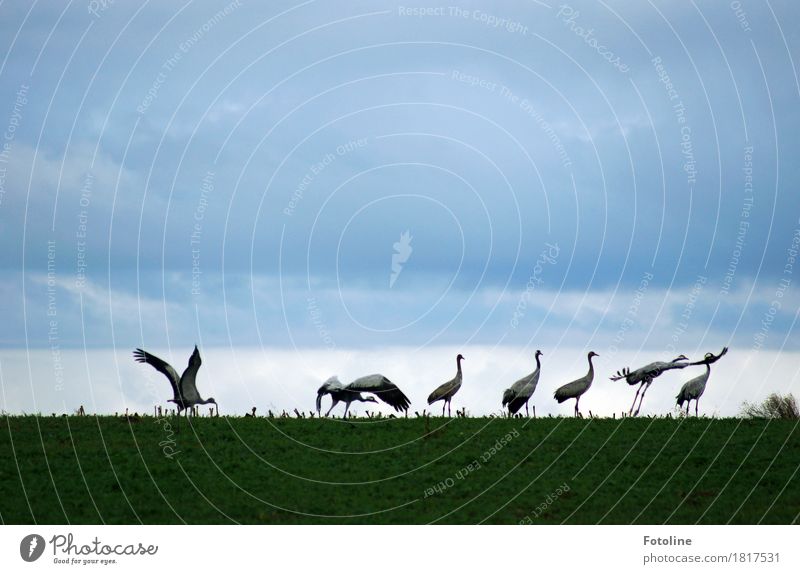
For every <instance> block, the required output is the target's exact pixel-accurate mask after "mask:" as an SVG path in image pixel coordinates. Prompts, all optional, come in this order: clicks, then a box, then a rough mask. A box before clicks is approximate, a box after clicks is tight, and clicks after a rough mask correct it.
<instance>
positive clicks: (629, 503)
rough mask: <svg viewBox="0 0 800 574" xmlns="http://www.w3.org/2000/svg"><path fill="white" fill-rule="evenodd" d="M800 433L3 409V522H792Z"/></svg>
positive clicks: (757, 426)
mask: <svg viewBox="0 0 800 574" xmlns="http://www.w3.org/2000/svg"><path fill="white" fill-rule="evenodd" d="M798 465H800V430H798V428H797V423H796V422H794V421H773V422H768V421H760V420H742V419H717V420H715V419H706V418H700V419H695V418H690V419H665V418H653V419H649V418H644V419H624V420H619V419H617V420H613V419H583V420H573V419H562V418H545V419H536V420H526V419H510V420H509V419H499V418H467V419H461V418H457V419H442V418H429V419H423V418H410V419H407V420H404V419H382V420H377V421H376V420H368V419H358V420H355V421H347V422H345V421H342V420H319V419H285V418H284V419H279V418H276V419H266V418H257V419H253V418H226V417H220V418H200V419H196V420H194V421H191V422H189V421H186V420H181V419H177V418H169V419H163V420H159V419H155V418H153V417H142V418H141V420H139V421H137V422H129V421H127V420H125V419H121V418H115V417H100V418H95V417H57V418H51V417H32V416H28V417H4V419H3V423H2V428H1V429H0V519H2V522H3V523H34V522H36V523H55V524H63V523H114V524H117V523H139V522H144V523H168V524H171V523H179V524H180V523H184V522H186V523H232V522H239V523H323V524H326V523H395V524H396V523H401V524H405V523H428V522H439V523H479V522H485V523H505V524H508V523H512V524H517V523H520V522H523V523H562V522H563V523H568V524H571V523H580V524H594V523H613V524H619V523H625V524H627V523H647V524H653V523H655V524H661V523H681V524H685V523H701V524H705V523H715V524H720V523H722V524H724V523H727V522H731V523H748V524H752V523H780V524H787V523H792V522H797V521H798V513H799V512H800V472H798Z"/></svg>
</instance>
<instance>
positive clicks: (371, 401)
mask: <svg viewBox="0 0 800 574" xmlns="http://www.w3.org/2000/svg"><path fill="white" fill-rule="evenodd" d="M364 402H365V403H377V402H378V399H376V398H375V397H367V398H366V399H364Z"/></svg>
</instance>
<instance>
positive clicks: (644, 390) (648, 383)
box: [633, 379, 653, 417]
mask: <svg viewBox="0 0 800 574" xmlns="http://www.w3.org/2000/svg"><path fill="white" fill-rule="evenodd" d="M646 383H647V384H646V385H645V386H644V389H643V390H642V396H640V397H639V406H638V408H637V409H636V412H635V413H633V416H635V417H636V416H639V411H640V410H642V401H644V394H645V393H646V392H647V389H649V388H650V385H651V384H652V383H653V380H652V379H648V380H647V381H646Z"/></svg>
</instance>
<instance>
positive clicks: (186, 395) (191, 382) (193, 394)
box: [181, 345, 203, 403]
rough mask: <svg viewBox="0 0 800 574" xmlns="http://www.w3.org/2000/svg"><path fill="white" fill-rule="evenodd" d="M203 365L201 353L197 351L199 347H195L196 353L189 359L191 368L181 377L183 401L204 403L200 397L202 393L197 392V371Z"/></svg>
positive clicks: (188, 367) (187, 368)
mask: <svg viewBox="0 0 800 574" xmlns="http://www.w3.org/2000/svg"><path fill="white" fill-rule="evenodd" d="M202 364H203V361H202V360H200V351H198V350H197V346H196V345H195V348H194V352H192V356H191V357H189V366H187V367H186V370H185V371H183V375H182V376H181V395H182V396H183V399H184V400H185V401H187V402H192V403H194V402H197V401H202V400H203V399H202V397H200V393H198V392H197V382H196V378H197V371H198V370H199V369H200V365H202Z"/></svg>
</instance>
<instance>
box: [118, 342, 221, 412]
mask: <svg viewBox="0 0 800 574" xmlns="http://www.w3.org/2000/svg"><path fill="white" fill-rule="evenodd" d="M133 358H134V359H136V361H137V362H139V363H147V364H148V365H152V366H153V368H155V370H157V371H158V372H159V373H162V374H163V375H164V376H165V377H167V379H168V380H169V383H170V385H171V386H172V398H171V399H169V400H168V401H167V402H170V403H175V404H176V405H177V407H178V414H181V411H183V410H186V416H187V417H188V416H189V412H190V411H193V410H194V407H195V406H196V405H207V404H209V403H211V404H214V405H216V404H217V401H216V400H214V399H213V398H209V399H203V397H201V396H200V393H198V392H197V383H196V382H195V379H196V378H197V371H198V370H199V369H200V365H202V364H203V361H201V360H200V351H198V350H197V345H195V346H194V352H193V353H192V356H191V357H189V365H188V366H187V367H186V370H184V371H183V374H182V375H181V376H180V377H178V372H177V371H176V370H175V369H173V368H172V365H170V364H169V363H167V362H166V361H164V360H163V359H159V358H158V357H156V356H155V355H151V354H150V353H148V352H147V351H143V350H142V349H136V350H135V351H134V352H133ZM217 409H218V410H219V406H217Z"/></svg>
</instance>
